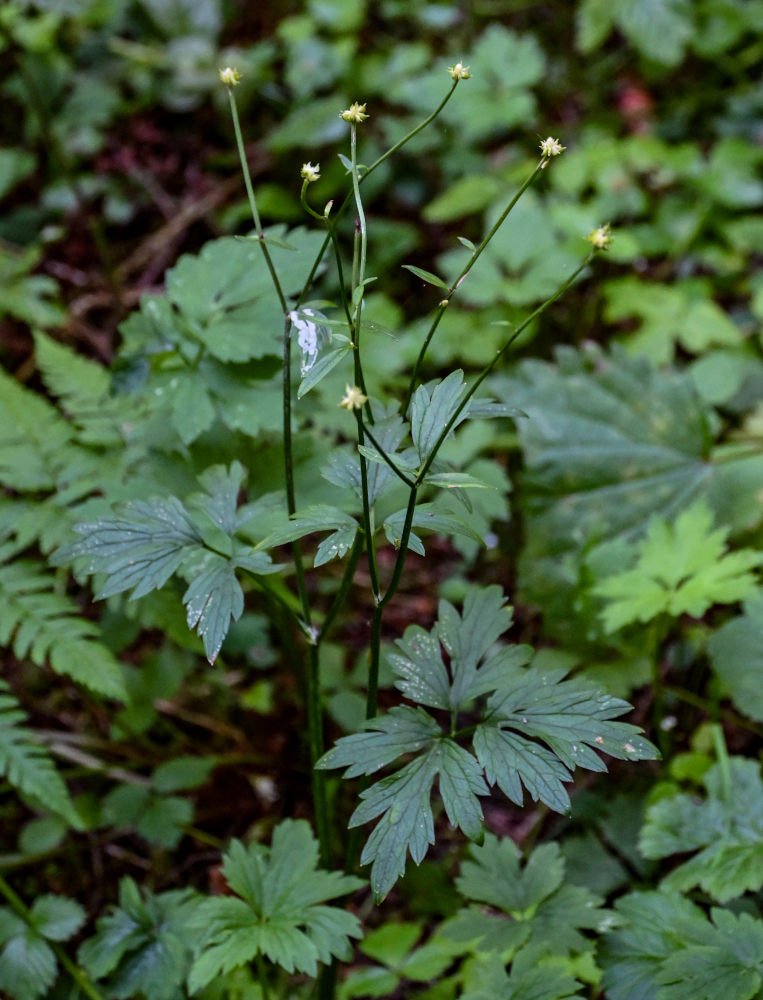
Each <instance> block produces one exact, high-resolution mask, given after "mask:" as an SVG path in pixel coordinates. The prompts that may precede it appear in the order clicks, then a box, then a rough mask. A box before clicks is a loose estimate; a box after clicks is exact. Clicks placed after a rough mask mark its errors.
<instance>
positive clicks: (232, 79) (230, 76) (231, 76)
mask: <svg viewBox="0 0 763 1000" xmlns="http://www.w3.org/2000/svg"><path fill="white" fill-rule="evenodd" d="M220 82H221V83H224V84H225V86H226V87H228V88H230V87H237V86H238V84H239V83H240V82H241V74H240V73H239V71H238V70H237V69H236V68H235V66H226V67H225V69H221V70H220Z"/></svg>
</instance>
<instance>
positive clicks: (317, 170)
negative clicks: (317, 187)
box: [300, 163, 321, 184]
mask: <svg viewBox="0 0 763 1000" xmlns="http://www.w3.org/2000/svg"><path fill="white" fill-rule="evenodd" d="M300 173H301V176H302V179H303V180H305V181H307V182H308V184H311V183H312V182H313V181H317V180H318V179H319V178H320V176H321V165H320V163H315V164H313V163H303V164H302V170H301V171H300Z"/></svg>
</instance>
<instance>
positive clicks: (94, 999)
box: [0, 875, 105, 1000]
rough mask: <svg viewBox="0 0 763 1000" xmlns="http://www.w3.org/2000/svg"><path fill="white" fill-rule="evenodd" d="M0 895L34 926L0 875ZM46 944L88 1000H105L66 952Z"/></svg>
mask: <svg viewBox="0 0 763 1000" xmlns="http://www.w3.org/2000/svg"><path fill="white" fill-rule="evenodd" d="M0 893H2V894H3V896H5V898H6V900H7V901H8V903H9V905H10V907H11V909H12V910H13V911H14V912H15V913H16V914H17V915H18V916H19V917H21V919H22V920H23V921H24V922H25V923H26V924H28V925H29V926H30V927H33V926H34V921H33V920H32V915H31V913H30V911H29V908H28V907H27V905H26V904H25V903H24V902H23V900H22V899H21V898H20V897H19V896H17V895H16V893H15V892H14V891H13V889H11V887H10V886H9V885H8V883H7V882H6V881H5V879H4V878H3V877H2V875H0ZM47 944H48V945H49V946H50V947H51V948H52V949H53V951H54V952H55V955H56V958H57V959H58V961H59V962H60V963H61V965H62V966H63V967H64V968H65V969H66V971H67V972H68V973H69V975H70V976H71V977H72V979H73V980H74V982H75V983H76V984H77V986H79V988H80V989H81V990H82V992H83V993H84V994H85V995H86V996H88V997H90V1000H105V997H104V995H103V994H102V993H101V992H100V990H98V989H97V988H96V987H95V986H94V985H93V983H92V982H91V981H90V977H89V976H88V975H87V973H86V972H85V970H84V969H83V968H82V967H81V966H79V965H77V963H76V962H73V961H72V960H71V959H70V958H69V956H68V955H67V953H66V951H65V950H64V948H63V947H62V945H60V944H59V943H58V942H57V941H48V942H47Z"/></svg>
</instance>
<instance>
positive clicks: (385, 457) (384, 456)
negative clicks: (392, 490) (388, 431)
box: [362, 424, 414, 489]
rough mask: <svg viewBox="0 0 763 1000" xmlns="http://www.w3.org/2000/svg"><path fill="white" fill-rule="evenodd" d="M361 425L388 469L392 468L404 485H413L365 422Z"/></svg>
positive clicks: (409, 486)
mask: <svg viewBox="0 0 763 1000" xmlns="http://www.w3.org/2000/svg"><path fill="white" fill-rule="evenodd" d="M362 427H363V431H364V433H365V435H366V437H367V438H368V440H369V441H370V442H371V444H372V445H373V446H374V448H376V450H377V451H378V452H379V455H380V456H381V458H382V459H383V461H385V462H386V463H387V465H388V466H389V467H390V469H392V471H393V472H394V473H395V475H396V476H397V477H398V479H402V481H403V482H404V483H405V485H406V486H407V487H408V488H409V489H410V488H411V487H412V486H413V485H414V482H413V480H412V479H410V478H409V477H408V476H406V474H405V473H404V472H403V471H401V470H400V469H398V467H397V466H396V465H395V463H394V462H393V461H392V459H391V458H390V457H389V455H388V454H387V452H386V451H385V450H384V448H382V446H381V445H380V444H379V442H378V441H377V440H376V438H375V437H374V436H373V434H372V432H371V431H370V430H369V429H368V427H366V425H365V424H363V425H362Z"/></svg>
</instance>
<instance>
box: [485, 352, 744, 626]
mask: <svg viewBox="0 0 763 1000" xmlns="http://www.w3.org/2000/svg"><path fill="white" fill-rule="evenodd" d="M492 387H493V390H494V391H495V392H496V394H497V395H498V396H499V398H501V399H503V400H505V401H506V402H507V403H509V404H511V405H516V406H519V407H521V408H522V409H523V410H525V411H526V412H527V414H528V416H529V419H528V420H523V421H520V422H519V423H518V425H517V429H518V432H519V435H520V439H521V442H522V447H523V450H524V457H525V465H526V469H527V471H526V473H525V477H524V484H523V496H524V500H523V505H524V510H525V527H526V531H527V545H526V546H525V550H524V553H523V556H522V560H521V565H520V590H521V593H522V594H523V596H524V597H525V598H526V599H528V600H530V601H532V602H533V603H537V604H538V605H539V606H542V607H544V609H545V612H546V618H547V622H548V624H549V627H551V628H552V629H553V630H554V631H555V632H557V633H560V634H563V633H564V632H566V631H567V630H569V628H570V624H569V623H570V622H571V621H572V620H573V619H574V617H575V610H574V606H573V602H574V595H576V594H577V593H578V582H579V581H578V573H577V566H576V564H577V560H579V559H580V557H581V556H582V554H583V553H584V552H585V551H587V550H589V549H590V548H591V547H592V546H594V545H597V544H599V543H602V542H605V541H611V540H613V539H618V538H628V539H637V538H639V537H640V536H641V535H642V534H643V533H644V531H645V530H646V527H647V525H648V524H649V521H650V520H651V519H652V518H653V517H654V516H659V517H663V518H672V517H673V516H675V515H676V514H678V513H679V512H680V511H681V510H682V509H683V508H685V507H687V506H689V505H690V504H691V503H692V502H693V501H694V500H695V499H696V498H697V497H699V496H705V497H706V498H707V500H708V502H709V504H710V507H711V508H712V510H713V511H714V513H715V515H716V517H717V518H718V521H719V523H724V524H729V525H730V526H731V528H732V530H733V531H739V530H744V529H747V528H751V527H754V526H755V524H756V523H758V521H759V519H760V505H759V504H757V503H756V502H755V501H754V497H755V495H756V494H757V491H758V490H760V488H761V485H763V456H761V455H760V454H751V453H750V452H749V450H748V451H747V453H746V454H745V455H742V454H741V453H739V454H735V453H733V452H732V453H729V452H726V453H723V454H722V453H721V451H720V450H716V451H715V452H714V451H713V450H712V433H711V414H710V412H709V411H708V410H707V408H706V407H705V406H704V404H703V403H702V402H701V400H700V399H699V397H698V395H697V393H696V390H695V388H694V385H693V383H692V380H691V378H690V377H689V376H688V375H686V374H682V373H678V372H672V371H655V370H653V369H652V368H650V367H649V365H648V364H647V363H646V362H644V361H634V360H630V359H627V358H626V357H625V356H624V355H623V353H622V352H620V351H613V352H612V353H611V354H605V353H604V352H601V351H591V352H588V354H586V353H583V352H577V351H571V350H564V351H559V352H558V355H557V364H555V365H549V364H546V363H541V362H524V363H522V364H521V365H520V366H519V369H518V372H517V375H516V377H514V376H512V377H510V378H504V377H501V378H496V379H495V380H494V381H493V382H492Z"/></svg>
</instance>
